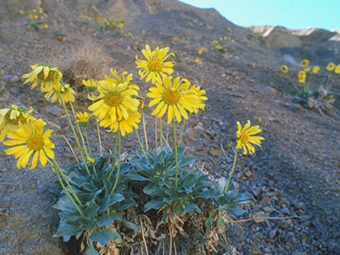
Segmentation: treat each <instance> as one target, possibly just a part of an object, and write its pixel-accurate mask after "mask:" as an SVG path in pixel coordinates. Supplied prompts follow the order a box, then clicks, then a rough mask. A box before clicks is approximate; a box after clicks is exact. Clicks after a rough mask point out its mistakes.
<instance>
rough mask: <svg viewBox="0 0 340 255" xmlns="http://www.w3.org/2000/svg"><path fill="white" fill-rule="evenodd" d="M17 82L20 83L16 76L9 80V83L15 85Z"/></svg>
mask: <svg viewBox="0 0 340 255" xmlns="http://www.w3.org/2000/svg"><path fill="white" fill-rule="evenodd" d="M18 81H20V78H19V77H18V76H16V75H15V76H13V77H12V79H10V82H12V83H15V82H18Z"/></svg>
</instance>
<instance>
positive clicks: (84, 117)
mask: <svg viewBox="0 0 340 255" xmlns="http://www.w3.org/2000/svg"><path fill="white" fill-rule="evenodd" d="M75 117H76V118H78V119H77V120H76V122H78V123H80V125H81V126H83V127H86V126H87V124H88V121H89V119H90V117H91V116H90V115H88V113H87V112H84V113H82V112H78V113H76V116H75Z"/></svg>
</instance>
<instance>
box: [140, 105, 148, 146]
mask: <svg viewBox="0 0 340 255" xmlns="http://www.w3.org/2000/svg"><path fill="white" fill-rule="evenodd" d="M142 118H143V130H144V139H145V147H146V150H149V145H148V136H147V134H146V124H145V118H144V111H143V110H142Z"/></svg>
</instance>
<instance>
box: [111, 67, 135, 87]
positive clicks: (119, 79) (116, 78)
mask: <svg viewBox="0 0 340 255" xmlns="http://www.w3.org/2000/svg"><path fill="white" fill-rule="evenodd" d="M110 73H111V74H112V75H113V77H114V78H109V77H108V76H107V75H105V79H106V82H107V83H109V84H111V83H117V84H119V83H124V82H127V83H129V82H130V81H132V76H133V74H132V73H130V74H129V75H128V76H126V75H127V74H128V73H127V72H123V74H122V76H119V75H118V74H117V69H114V70H113V68H111V69H110Z"/></svg>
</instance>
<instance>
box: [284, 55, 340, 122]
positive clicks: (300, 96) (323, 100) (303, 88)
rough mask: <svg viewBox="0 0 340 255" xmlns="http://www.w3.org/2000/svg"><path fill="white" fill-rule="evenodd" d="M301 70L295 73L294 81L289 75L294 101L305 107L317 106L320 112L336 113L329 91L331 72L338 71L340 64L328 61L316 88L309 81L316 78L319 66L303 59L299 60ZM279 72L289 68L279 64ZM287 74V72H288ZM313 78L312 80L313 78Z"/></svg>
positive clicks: (339, 70)
mask: <svg viewBox="0 0 340 255" xmlns="http://www.w3.org/2000/svg"><path fill="white" fill-rule="evenodd" d="M300 66H301V67H302V70H300V71H299V72H298V73H297V80H298V83H296V82H295V81H294V80H293V79H291V77H290V76H289V78H290V80H291V82H292V84H293V86H294V87H295V89H296V91H297V94H296V96H295V101H296V102H297V103H301V104H302V105H303V106H304V107H306V108H318V110H319V111H320V112H325V113H327V114H330V115H334V116H335V115H336V114H335V111H334V109H333V107H332V104H333V103H334V101H335V98H334V96H333V93H332V91H331V85H332V84H333V81H332V73H333V71H334V73H335V74H339V73H340V64H339V65H336V64H335V63H333V62H330V63H328V65H327V66H326V68H325V69H326V70H325V71H326V72H325V73H326V75H325V78H324V79H322V81H321V82H318V81H317V82H318V88H316V89H315V88H312V87H311V83H312V81H315V80H317V79H318V77H317V74H318V73H319V71H320V66H318V65H315V66H311V65H310V61H309V60H308V59H304V60H302V61H301V62H300ZM281 72H282V73H285V74H287V73H288V72H289V69H288V67H287V66H286V65H282V66H281ZM288 75H289V74H288ZM313 78H314V80H313Z"/></svg>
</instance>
